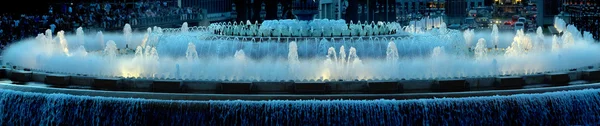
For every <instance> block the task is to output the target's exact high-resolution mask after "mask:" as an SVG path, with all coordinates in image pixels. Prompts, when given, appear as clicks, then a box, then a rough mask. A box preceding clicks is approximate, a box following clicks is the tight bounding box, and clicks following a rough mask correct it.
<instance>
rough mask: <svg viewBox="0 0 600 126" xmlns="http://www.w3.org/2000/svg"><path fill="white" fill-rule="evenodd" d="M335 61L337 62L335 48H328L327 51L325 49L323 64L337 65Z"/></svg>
mask: <svg viewBox="0 0 600 126" xmlns="http://www.w3.org/2000/svg"><path fill="white" fill-rule="evenodd" d="M337 61H338V58H337V53H336V52H335V48H333V47H329V49H327V55H326V59H325V63H326V64H333V63H337Z"/></svg>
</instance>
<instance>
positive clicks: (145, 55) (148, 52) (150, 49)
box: [144, 45, 152, 58]
mask: <svg viewBox="0 0 600 126" xmlns="http://www.w3.org/2000/svg"><path fill="white" fill-rule="evenodd" d="M151 52H152V47H150V46H148V45H147V46H146V48H144V58H145V57H150V55H151V54H150V53H151Z"/></svg>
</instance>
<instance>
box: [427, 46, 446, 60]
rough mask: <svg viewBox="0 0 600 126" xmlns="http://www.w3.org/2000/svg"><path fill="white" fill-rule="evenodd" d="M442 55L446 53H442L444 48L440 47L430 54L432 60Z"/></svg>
mask: <svg viewBox="0 0 600 126" xmlns="http://www.w3.org/2000/svg"><path fill="white" fill-rule="evenodd" d="M444 55H446V51H444V47H441V46H437V47H434V48H433V51H432V52H431V58H434V59H437V58H441V57H443V56H444Z"/></svg>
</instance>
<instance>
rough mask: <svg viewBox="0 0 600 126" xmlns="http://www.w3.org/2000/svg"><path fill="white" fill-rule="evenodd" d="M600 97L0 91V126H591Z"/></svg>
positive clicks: (599, 113)
mask: <svg viewBox="0 0 600 126" xmlns="http://www.w3.org/2000/svg"><path fill="white" fill-rule="evenodd" d="M598 122H600V89H591V90H577V91H567V92H554V93H545V94H531V95H514V96H493V97H478V98H442V99H427V100H401V101H397V100H366V101H347V100H331V101H168V100H145V99H126V98H105V97H89V96H73V95H65V94H42V93H29V92H20V91H12V90H5V89H0V123H1V124H0V125H30V124H34V125H40V124H41V125H48V124H50V125H53V124H62V125H75V124H76V125H115V124H116V125H131V124H136V125H157V124H161V125H199V124H200V125H223V124H224V125H245V124H251V125H273V124H279V125H292V124H296V125H316V124H325V125H329V124H340V125H349V124H353V125H401V124H408V125H421V124H432V125H438V124H450V125H452V124H474V125H488V124H491V125H506V124H526V125H533V124H535V125H537V124H542V125H561V124H598Z"/></svg>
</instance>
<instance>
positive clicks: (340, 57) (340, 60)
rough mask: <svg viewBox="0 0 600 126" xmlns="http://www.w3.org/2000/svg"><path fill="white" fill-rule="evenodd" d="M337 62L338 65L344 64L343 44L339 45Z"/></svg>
mask: <svg viewBox="0 0 600 126" xmlns="http://www.w3.org/2000/svg"><path fill="white" fill-rule="evenodd" d="M338 58H339V59H338V60H337V61H338V62H339V63H338V64H339V65H345V64H346V63H347V60H346V49H345V48H344V46H340V55H339V56H338Z"/></svg>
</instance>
